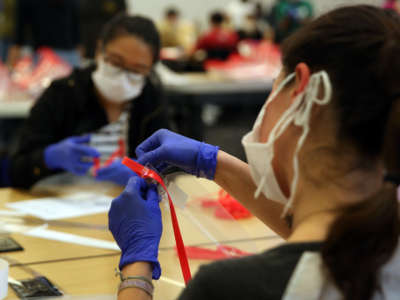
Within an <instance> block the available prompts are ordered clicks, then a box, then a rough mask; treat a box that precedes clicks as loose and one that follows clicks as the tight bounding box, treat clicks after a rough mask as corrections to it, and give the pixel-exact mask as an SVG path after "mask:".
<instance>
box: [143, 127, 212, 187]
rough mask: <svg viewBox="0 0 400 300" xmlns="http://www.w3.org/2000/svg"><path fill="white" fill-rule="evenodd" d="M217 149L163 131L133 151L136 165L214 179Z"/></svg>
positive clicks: (159, 131)
mask: <svg viewBox="0 0 400 300" xmlns="http://www.w3.org/2000/svg"><path fill="white" fill-rule="evenodd" d="M218 150H219V148H218V147H216V146H212V145H209V144H206V143H202V142H199V141H196V140H192V139H190V138H187V137H184V136H182V135H179V134H176V133H173V132H171V131H168V130H166V129H160V130H158V131H157V132H156V133H154V134H153V135H152V136H151V137H149V138H148V139H147V140H145V141H144V142H143V143H142V144H140V145H139V146H138V147H137V148H136V155H137V158H138V162H139V163H140V164H142V165H146V164H150V165H152V166H154V167H155V168H157V170H158V171H160V172H162V170H163V169H165V168H166V167H167V166H169V165H172V166H175V167H178V168H180V169H182V170H183V171H185V172H187V173H190V174H192V175H196V176H197V177H205V178H208V179H214V175H215V169H216V167H217V154H218Z"/></svg>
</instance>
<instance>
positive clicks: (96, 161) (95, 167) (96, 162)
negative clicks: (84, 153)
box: [93, 157, 100, 177]
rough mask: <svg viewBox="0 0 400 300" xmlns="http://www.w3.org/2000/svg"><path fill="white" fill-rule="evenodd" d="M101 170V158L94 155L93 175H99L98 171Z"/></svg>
mask: <svg viewBox="0 0 400 300" xmlns="http://www.w3.org/2000/svg"><path fill="white" fill-rule="evenodd" d="M99 170H100V158H98V157H94V158H93V176H94V177H96V176H97V172H98V171H99Z"/></svg>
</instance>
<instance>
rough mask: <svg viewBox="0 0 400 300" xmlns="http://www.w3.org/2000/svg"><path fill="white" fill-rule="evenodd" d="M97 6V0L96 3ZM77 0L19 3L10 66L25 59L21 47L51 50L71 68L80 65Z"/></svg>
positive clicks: (17, 0)
mask: <svg viewBox="0 0 400 300" xmlns="http://www.w3.org/2000/svg"><path fill="white" fill-rule="evenodd" d="M96 3H97V1H96ZM79 24H80V22H79V7H78V2H77V0H40V1H37V0H16V24H15V30H16V33H15V45H14V46H12V47H11V48H10V52H9V58H8V61H9V65H11V66H13V65H15V63H16V62H17V60H18V59H19V58H20V56H21V47H23V46H31V47H32V48H33V49H34V50H37V49H38V48H40V47H50V48H52V49H53V51H55V52H56V54H57V55H59V56H60V57H61V58H62V59H63V60H65V61H66V62H68V63H69V64H70V65H72V66H74V67H77V66H79V65H80V51H79V49H80V43H81V36H80V34H81V33H80V26H79Z"/></svg>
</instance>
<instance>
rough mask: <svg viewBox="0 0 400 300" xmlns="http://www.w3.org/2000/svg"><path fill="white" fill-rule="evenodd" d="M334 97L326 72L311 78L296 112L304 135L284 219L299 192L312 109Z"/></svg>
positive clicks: (296, 120) (297, 123)
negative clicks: (303, 149)
mask: <svg viewBox="0 0 400 300" xmlns="http://www.w3.org/2000/svg"><path fill="white" fill-rule="evenodd" d="M321 83H322V85H323V93H324V96H323V98H322V99H319V98H318V94H319V92H320V89H319V87H320V84H321ZM331 97H332V85H331V82H330V80H329V76H328V74H327V73H326V72H325V71H321V72H319V73H316V74H314V75H313V76H311V78H310V82H309V84H308V86H307V88H306V91H305V93H304V105H302V106H300V110H299V111H297V112H296V115H295V125H297V126H302V127H303V133H302V135H301V136H300V138H299V140H298V142H297V146H296V151H295V153H294V158H293V171H294V177H293V180H292V184H291V187H290V197H289V201H288V202H287V203H286V205H285V208H284V210H283V213H282V217H284V216H285V215H286V214H287V212H288V210H289V209H290V208H291V207H292V205H293V201H294V195H295V194H296V190H297V183H298V180H299V173H300V172H299V158H298V156H299V152H300V150H301V147H302V146H303V144H304V142H305V140H306V138H307V135H308V133H309V132H310V118H311V113H312V108H313V105H314V103H316V104H318V105H326V104H328V103H329V102H330V100H331Z"/></svg>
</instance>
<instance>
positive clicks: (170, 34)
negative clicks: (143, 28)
mask: <svg viewBox="0 0 400 300" xmlns="http://www.w3.org/2000/svg"><path fill="white" fill-rule="evenodd" d="M157 28H158V30H159V32H160V36H161V44H162V47H163V48H170V47H171V48H180V49H182V50H184V51H185V52H188V51H190V50H191V49H193V46H194V44H195V42H196V38H197V34H196V30H195V26H194V25H193V24H192V23H191V22H189V21H187V20H183V19H182V18H181V13H180V11H179V10H178V9H177V8H175V7H170V8H168V9H167V10H166V11H165V15H164V18H163V20H161V21H160V22H158V23H157Z"/></svg>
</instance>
